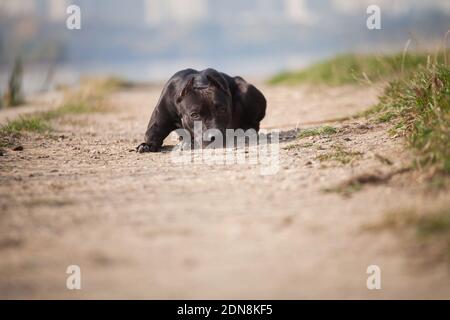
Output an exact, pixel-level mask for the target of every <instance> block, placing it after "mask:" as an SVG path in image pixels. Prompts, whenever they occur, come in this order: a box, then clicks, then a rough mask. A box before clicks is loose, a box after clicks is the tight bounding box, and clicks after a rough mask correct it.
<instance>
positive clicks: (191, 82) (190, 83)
mask: <svg viewBox="0 0 450 320" xmlns="http://www.w3.org/2000/svg"><path fill="white" fill-rule="evenodd" d="M193 86H194V77H191V79H189V81H188V82H187V83H186V85H185V86H184V88H183V90H181V92H180V94H179V95H178V97H177V103H180V102H181V100H183V98H184V97H185V96H186V95H187V94H188V92H189V91H191V90H192V87H193Z"/></svg>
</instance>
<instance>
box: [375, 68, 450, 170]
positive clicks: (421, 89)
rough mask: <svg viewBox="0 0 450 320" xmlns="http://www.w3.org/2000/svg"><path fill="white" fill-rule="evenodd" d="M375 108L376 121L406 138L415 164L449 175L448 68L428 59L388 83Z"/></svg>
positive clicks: (449, 120) (449, 115)
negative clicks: (414, 158)
mask: <svg viewBox="0 0 450 320" xmlns="http://www.w3.org/2000/svg"><path fill="white" fill-rule="evenodd" d="M375 109H376V112H374V115H375V116H376V121H379V122H392V127H391V128H390V130H389V132H390V133H391V134H392V135H400V136H405V137H406V138H407V141H408V144H409V146H410V147H411V148H413V150H415V152H416V155H417V158H416V164H417V165H418V166H419V167H427V168H433V169H434V170H433V171H435V172H442V173H445V174H450V67H448V66H446V65H443V64H440V63H439V62H437V61H435V62H429V63H428V65H427V66H426V67H421V68H419V69H417V70H416V72H414V73H413V74H412V75H410V76H408V77H406V78H405V79H402V80H397V81H393V82H391V83H390V84H389V85H388V87H387V88H386V89H385V91H384V94H383V95H382V96H381V97H380V102H379V103H378V105H377V106H376V108H375Z"/></svg>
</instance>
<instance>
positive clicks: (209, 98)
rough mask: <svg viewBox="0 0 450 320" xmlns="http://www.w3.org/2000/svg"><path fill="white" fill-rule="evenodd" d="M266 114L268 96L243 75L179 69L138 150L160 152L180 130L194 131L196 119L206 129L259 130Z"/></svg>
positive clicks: (168, 83)
mask: <svg viewBox="0 0 450 320" xmlns="http://www.w3.org/2000/svg"><path fill="white" fill-rule="evenodd" d="M265 113H266V99H265V98H264V96H263V94H262V93H261V92H260V91H259V90H258V89H256V88H255V87H254V86H253V85H251V84H249V83H247V82H246V81H245V80H244V79H242V78H241V77H230V76H228V75H226V74H224V73H221V72H218V71H216V70H214V69H206V70H203V71H196V70H193V69H186V70H182V71H179V72H177V73H176V74H175V75H173V76H172V78H170V80H169V81H168V82H167V83H166V85H165V86H164V89H163V91H162V94H161V97H160V98H159V101H158V104H157V105H156V108H155V110H154V111H153V114H152V116H151V118H150V122H149V124H148V127H147V131H146V133H145V142H144V143H141V144H140V145H139V146H138V147H137V148H136V150H137V151H138V152H141V153H142V152H158V151H159V150H160V148H161V146H162V144H163V140H164V139H165V138H166V137H167V136H168V135H169V133H170V132H172V131H173V130H176V129H180V128H182V129H185V130H188V131H189V133H190V134H191V135H193V133H194V121H201V123H202V129H203V130H207V129H211V128H214V129H218V130H220V131H221V132H222V133H224V132H225V130H226V129H243V130H248V129H254V130H256V132H257V131H258V130H259V123H260V121H261V120H262V119H263V118H264V116H265Z"/></svg>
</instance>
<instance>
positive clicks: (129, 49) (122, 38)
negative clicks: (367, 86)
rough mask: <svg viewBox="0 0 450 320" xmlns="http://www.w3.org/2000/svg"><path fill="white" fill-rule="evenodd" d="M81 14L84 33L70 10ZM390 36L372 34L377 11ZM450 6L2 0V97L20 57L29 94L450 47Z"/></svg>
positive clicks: (398, 0) (255, 73)
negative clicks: (113, 79) (449, 43)
mask: <svg viewBox="0 0 450 320" xmlns="http://www.w3.org/2000/svg"><path fill="white" fill-rule="evenodd" d="M70 4H76V5H78V6H80V8H81V30H68V29H67V28H66V19H67V17H68V14H67V13H66V9H67V7H68V6H69V5H70ZM371 4H376V5H378V6H380V8H381V23H382V29H381V30H368V29H367V27H366V19H367V17H368V14H367V13H366V9H367V6H368V5H371ZM449 21H450V1H448V0H427V1H420V0H383V1H380V0H378V1H376V0H367V1H366V0H362V1H361V0H354V1H352V0H249V1H241V0H228V1H222V0H189V1H185V0H128V1H122V0H96V1H92V0H20V1H17V0H0V92H5V87H6V86H7V82H8V76H9V73H10V72H11V69H12V68H13V65H14V61H15V59H16V58H17V57H20V58H21V61H22V64H23V72H24V91H25V93H26V94H30V93H35V92H39V91H42V90H48V89H50V88H52V87H53V86H54V85H55V84H69V85H70V84H73V83H76V82H77V81H78V79H79V77H80V75H81V74H109V75H117V76H121V77H124V78H127V79H129V80H133V81H163V80H166V79H167V78H168V77H170V76H171V75H172V74H173V73H174V72H176V71H177V70H179V69H183V68H187V67H192V68H198V69H202V68H206V67H213V68H216V69H220V70H221V71H224V72H227V73H230V74H232V75H235V74H240V75H245V76H250V77H267V76H270V75H272V74H274V73H275V72H279V71H281V70H288V69H294V68H300V67H304V66H306V65H308V64H310V63H312V62H314V61H317V60H318V59H323V58H326V57H331V56H334V55H336V54H337V53H346V52H373V53H379V52H383V53H384V52H396V51H401V50H402V49H403V47H404V46H405V43H406V42H407V41H408V39H411V40H412V41H411V46H413V47H415V48H416V49H417V48H418V49H420V48H424V49H425V48H427V49H428V48H429V47H433V46H436V47H437V46H438V45H441V44H442V41H443V38H444V35H445V32H446V31H447V30H448V29H449V27H450V25H449Z"/></svg>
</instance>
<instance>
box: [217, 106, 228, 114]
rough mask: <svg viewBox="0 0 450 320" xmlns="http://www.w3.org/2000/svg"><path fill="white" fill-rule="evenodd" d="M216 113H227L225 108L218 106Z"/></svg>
mask: <svg viewBox="0 0 450 320" xmlns="http://www.w3.org/2000/svg"><path fill="white" fill-rule="evenodd" d="M217 111H218V112H220V113H225V112H226V111H227V108H226V107H225V106H218V107H217Z"/></svg>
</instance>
